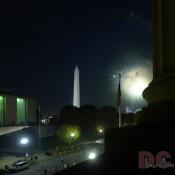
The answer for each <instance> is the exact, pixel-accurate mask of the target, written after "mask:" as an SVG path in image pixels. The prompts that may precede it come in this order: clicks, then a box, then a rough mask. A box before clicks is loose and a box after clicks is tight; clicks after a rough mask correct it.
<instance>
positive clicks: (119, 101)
mask: <svg viewBox="0 0 175 175" xmlns="http://www.w3.org/2000/svg"><path fill="white" fill-rule="evenodd" d="M113 78H114V79H116V78H119V83H118V91H117V106H118V118H119V122H118V126H119V128H120V127H121V123H122V122H121V88H120V80H121V74H120V73H119V75H118V76H117V75H113Z"/></svg>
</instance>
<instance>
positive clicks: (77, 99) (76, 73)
mask: <svg viewBox="0 0 175 175" xmlns="http://www.w3.org/2000/svg"><path fill="white" fill-rule="evenodd" d="M79 81H80V80H79V69H78V66H76V67H75V70H74V94H73V106H75V107H78V108H79V107H80V82H79Z"/></svg>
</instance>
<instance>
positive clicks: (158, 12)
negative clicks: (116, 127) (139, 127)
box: [139, 0, 175, 124]
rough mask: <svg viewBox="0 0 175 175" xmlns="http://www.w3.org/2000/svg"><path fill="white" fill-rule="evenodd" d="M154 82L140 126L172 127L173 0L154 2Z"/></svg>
mask: <svg viewBox="0 0 175 175" xmlns="http://www.w3.org/2000/svg"><path fill="white" fill-rule="evenodd" d="M153 41H154V48H153V50H154V56H153V80H152V82H151V83H150V84H149V86H148V88H146V89H145V90H144V92H143V97H144V98H145V99H146V100H147V102H148V106H147V107H146V108H144V109H143V111H142V112H141V117H140V120H139V123H164V124H165V123H169V124H170V123H171V124H172V122H173V123H174V124H175V117H173V116H172V115H170V114H172V112H174V111H175V110H174V109H175V0H153Z"/></svg>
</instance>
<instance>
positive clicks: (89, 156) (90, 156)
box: [88, 152, 97, 160]
mask: <svg viewBox="0 0 175 175" xmlns="http://www.w3.org/2000/svg"><path fill="white" fill-rule="evenodd" d="M96 156H97V155H96V153H95V152H90V153H89V155H88V158H89V159H90V160H93V159H95V158H96Z"/></svg>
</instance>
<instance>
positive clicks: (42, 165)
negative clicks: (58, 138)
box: [15, 147, 102, 175]
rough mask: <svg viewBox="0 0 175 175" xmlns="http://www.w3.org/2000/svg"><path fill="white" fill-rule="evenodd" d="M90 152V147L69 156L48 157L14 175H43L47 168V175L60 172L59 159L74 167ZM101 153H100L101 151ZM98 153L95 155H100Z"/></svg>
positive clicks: (86, 157)
mask: <svg viewBox="0 0 175 175" xmlns="http://www.w3.org/2000/svg"><path fill="white" fill-rule="evenodd" d="M90 150H92V147H86V148H85V149H83V150H81V151H79V152H76V153H72V154H69V155H62V156H61V155H60V156H50V159H49V160H48V159H47V160H44V159H43V161H41V162H38V163H37V164H35V165H34V166H32V167H30V169H28V170H25V171H21V172H18V173H15V175H44V170H45V169H46V168H48V173H47V175H52V174H54V173H55V172H58V171H61V170H63V169H64V164H62V163H61V160H60V158H61V157H63V158H64V163H65V164H69V166H74V165H75V164H78V163H80V162H83V161H85V160H87V159H88V152H89V151H90ZM101 152H102V151H101ZM101 152H98V153H97V154H100V153H101ZM40 159H41V157H40Z"/></svg>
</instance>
